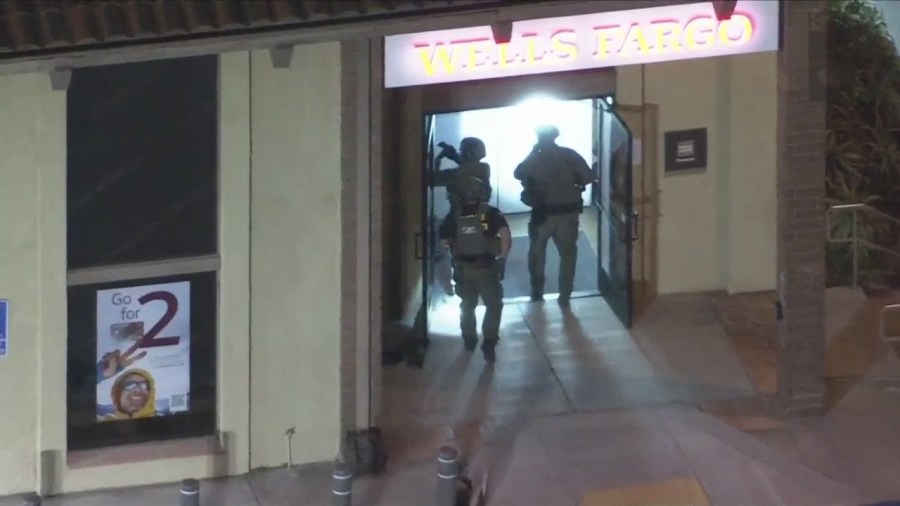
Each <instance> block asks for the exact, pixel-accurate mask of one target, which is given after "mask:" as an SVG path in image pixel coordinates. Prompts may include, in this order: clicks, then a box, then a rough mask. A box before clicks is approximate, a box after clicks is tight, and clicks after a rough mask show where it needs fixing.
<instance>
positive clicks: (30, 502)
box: [22, 494, 41, 506]
mask: <svg viewBox="0 0 900 506" xmlns="http://www.w3.org/2000/svg"><path fill="white" fill-rule="evenodd" d="M22 506H41V496H39V495H37V494H27V495H26V496H25V497H23V498H22Z"/></svg>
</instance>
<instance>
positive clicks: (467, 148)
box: [435, 137, 492, 208]
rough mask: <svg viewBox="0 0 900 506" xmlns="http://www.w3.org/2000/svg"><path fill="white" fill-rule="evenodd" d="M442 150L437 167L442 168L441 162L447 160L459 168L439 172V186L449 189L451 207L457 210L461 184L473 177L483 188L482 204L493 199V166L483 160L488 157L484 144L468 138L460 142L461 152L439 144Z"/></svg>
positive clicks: (479, 140)
mask: <svg viewBox="0 0 900 506" xmlns="http://www.w3.org/2000/svg"><path fill="white" fill-rule="evenodd" d="M439 145H440V146H441V148H442V150H441V152H440V153H439V154H438V156H437V161H436V163H435V166H437V167H440V161H441V159H443V158H447V159H448V160H451V161H453V162H456V165H457V167H456V168H452V169H443V170H440V171H439V172H438V175H437V185H438V186H444V187H446V188H447V198H448V199H449V200H450V206H451V207H453V208H456V206H458V205H459V203H460V199H459V192H460V182H465V181H467V180H468V179H469V178H471V177H477V178H478V179H479V180H480V181H481V186H482V191H483V194H482V202H488V201H490V199H491V193H492V189H491V166H490V165H488V164H487V163H485V162H482V161H481V160H483V159H484V157H485V156H487V150H486V148H485V146H484V142H483V141H482V140H481V139H479V138H477V137H466V138H465V139H463V140H461V141H460V142H459V150H456V149H454V148H453V146H450V145H447V144H444V143H443V142H442V143H440V144H439Z"/></svg>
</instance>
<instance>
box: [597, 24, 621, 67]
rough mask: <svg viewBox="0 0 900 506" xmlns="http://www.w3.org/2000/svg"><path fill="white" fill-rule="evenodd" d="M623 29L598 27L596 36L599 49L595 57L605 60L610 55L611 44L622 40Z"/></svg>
mask: <svg viewBox="0 0 900 506" xmlns="http://www.w3.org/2000/svg"><path fill="white" fill-rule="evenodd" d="M621 31H622V29H621V28H620V27H619V26H596V27H594V34H595V35H596V37H597V49H596V50H595V51H594V56H595V57H597V58H598V59H601V60H602V59H604V58H606V57H607V56H609V55H610V53H611V51H610V44H611V43H612V42H615V41H616V40H618V39H620V35H621Z"/></svg>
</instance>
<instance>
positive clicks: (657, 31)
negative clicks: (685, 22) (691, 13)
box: [650, 20, 682, 53]
mask: <svg viewBox="0 0 900 506" xmlns="http://www.w3.org/2000/svg"><path fill="white" fill-rule="evenodd" d="M650 25H651V26H652V27H653V37H654V40H655V42H656V44H654V46H653V50H654V51H656V52H657V53H662V52H664V51H666V50H667V49H669V50H672V51H680V50H681V42H680V41H679V40H680V39H681V31H682V30H681V25H680V24H678V22H677V21H669V20H667V21H653V22H652V23H650Z"/></svg>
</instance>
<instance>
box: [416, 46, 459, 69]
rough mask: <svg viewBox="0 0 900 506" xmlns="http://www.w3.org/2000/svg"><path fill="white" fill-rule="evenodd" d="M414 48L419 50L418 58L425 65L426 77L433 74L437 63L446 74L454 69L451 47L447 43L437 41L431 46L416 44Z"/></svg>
mask: <svg viewBox="0 0 900 506" xmlns="http://www.w3.org/2000/svg"><path fill="white" fill-rule="evenodd" d="M416 49H418V50H419V58H421V60H422V65H424V66H425V75H427V76H428V77H432V76H434V74H435V73H436V72H437V71H438V65H439V64H440V65H442V66H443V68H444V72H446V73H447V74H452V73H453V72H455V71H456V68H455V67H454V65H453V49H452V47H450V46H449V45H448V44H444V43H441V42H438V43H437V44H435V45H434V47H433V48H432V47H430V46H418V47H416Z"/></svg>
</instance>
